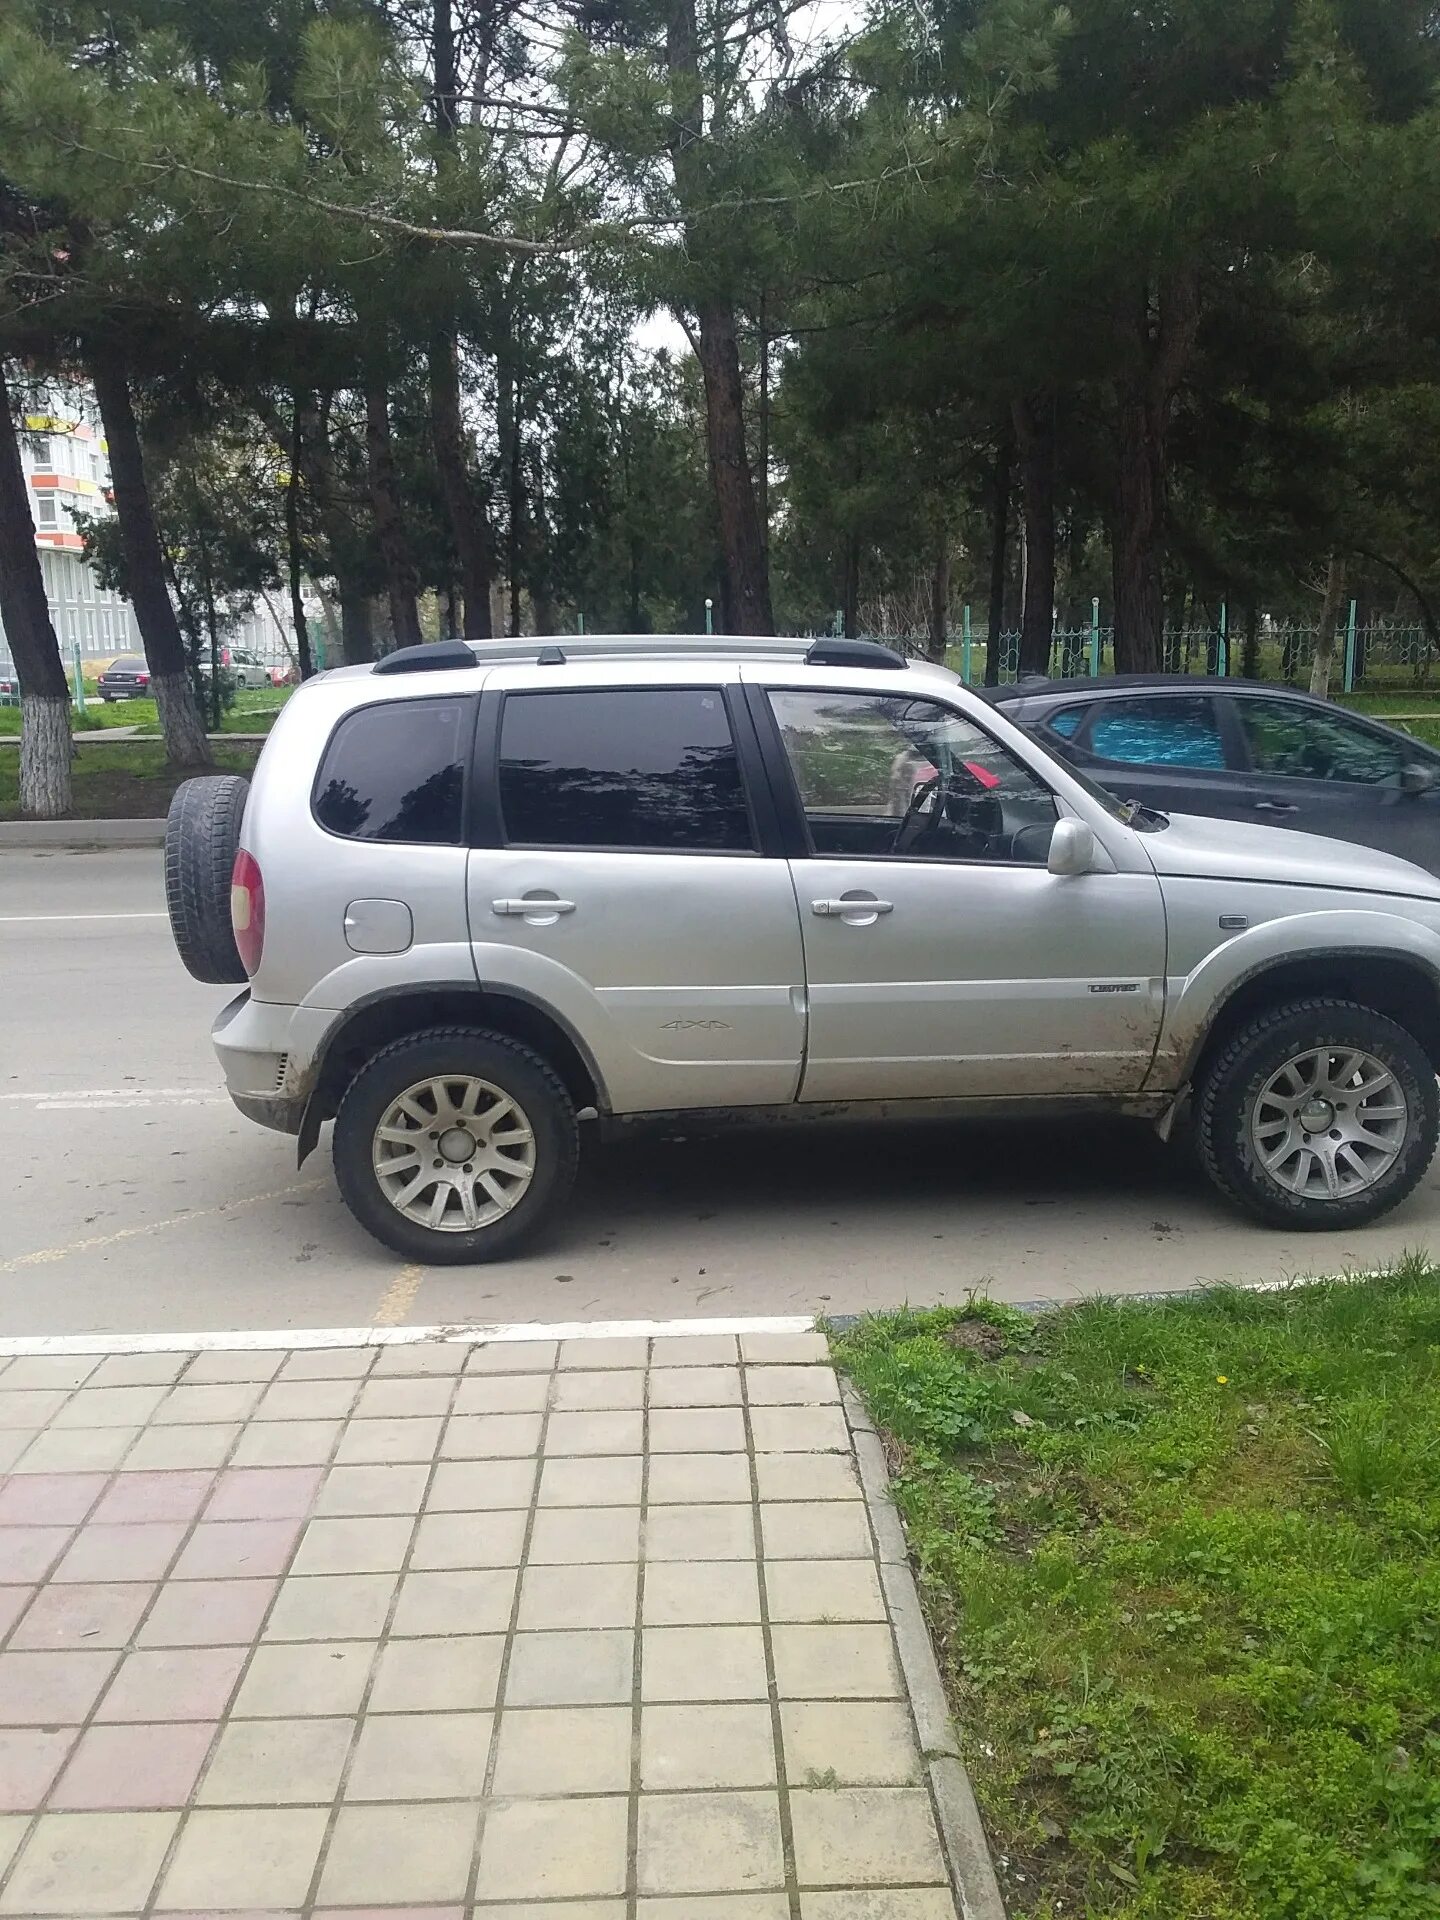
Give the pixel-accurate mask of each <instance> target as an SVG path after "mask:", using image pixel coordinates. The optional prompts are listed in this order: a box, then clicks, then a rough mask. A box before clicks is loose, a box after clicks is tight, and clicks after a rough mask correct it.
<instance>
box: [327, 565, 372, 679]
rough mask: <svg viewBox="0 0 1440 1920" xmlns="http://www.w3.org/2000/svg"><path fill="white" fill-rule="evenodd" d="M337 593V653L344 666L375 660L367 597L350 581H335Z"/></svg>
mask: <svg viewBox="0 0 1440 1920" xmlns="http://www.w3.org/2000/svg"><path fill="white" fill-rule="evenodd" d="M336 585H337V586H338V588H339V592H340V652H341V654H342V655H343V657H344V660H345V664H346V666H347V667H363V666H365V665H366V664H367V662H369V661H371V660H373V659H374V658H375V627H374V623H373V622H372V620H371V618H370V598H369V595H368V594H367V593H366V592H365V590H364V589H363V588H362V587H357V586H355V585H354V584H353V583H352V582H349V581H345V580H340V581H337V582H336Z"/></svg>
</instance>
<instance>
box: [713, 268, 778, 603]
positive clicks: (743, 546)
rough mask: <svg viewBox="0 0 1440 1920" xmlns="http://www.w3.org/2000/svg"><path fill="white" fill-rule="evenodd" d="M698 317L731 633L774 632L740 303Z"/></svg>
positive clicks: (716, 305)
mask: <svg viewBox="0 0 1440 1920" xmlns="http://www.w3.org/2000/svg"><path fill="white" fill-rule="evenodd" d="M696 321H697V326H698V333H697V339H698V341H699V349H700V372H701V375H702V377H703V379H704V383H705V440H706V446H707V449H708V452H709V457H710V484H711V486H712V487H713V488H714V492H715V512H716V516H717V519H718V521H719V526H720V555H721V564H722V566H723V568H724V574H725V586H724V592H723V598H724V602H725V605H726V608H727V610H728V617H727V626H728V628H729V631H731V632H732V633H762V634H763V633H771V632H773V631H774V625H775V620H774V615H773V614H772V612H771V610H770V570H769V565H768V563H767V561H766V557H765V538H764V533H763V530H762V527H761V523H760V510H759V507H758V506H757V504H756V500H755V485H754V481H753V479H752V476H751V472H750V460H749V455H748V454H747V452H746V449H745V399H744V388H743V387H742V385H741V380H740V344H739V337H738V335H737V332H736V327H735V309H734V307H733V306H732V305H731V303H730V302H729V301H728V300H707V301H705V302H703V303H702V304H701V305H700V307H699V308H698V309H697V312H696Z"/></svg>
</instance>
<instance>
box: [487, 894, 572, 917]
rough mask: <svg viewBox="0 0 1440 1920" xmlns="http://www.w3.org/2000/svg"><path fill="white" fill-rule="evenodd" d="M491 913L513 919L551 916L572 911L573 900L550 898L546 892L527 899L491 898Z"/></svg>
mask: <svg viewBox="0 0 1440 1920" xmlns="http://www.w3.org/2000/svg"><path fill="white" fill-rule="evenodd" d="M490 911H491V912H492V913H499V914H507V915H509V916H511V917H512V918H514V919H533V918H534V917H535V916H537V915H540V914H544V915H546V916H551V915H554V914H560V913H574V911H575V902H574V901H573V900H552V899H551V898H550V897H549V895H548V894H538V895H534V896H532V897H531V898H530V899H529V900H492V901H491V902H490Z"/></svg>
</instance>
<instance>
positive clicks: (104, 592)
mask: <svg viewBox="0 0 1440 1920" xmlns="http://www.w3.org/2000/svg"><path fill="white" fill-rule="evenodd" d="M38 405H39V406H40V407H41V408H43V411H35V412H30V413H27V414H26V416H25V419H24V422H23V430H22V433H21V436H20V458H21V464H22V465H23V467H24V469H25V484H26V487H27V489H28V491H29V495H30V512H31V516H32V518H33V519H34V522H35V545H36V547H37V549H38V550H39V554H40V569H41V572H42V573H43V575H44V578H45V597H46V600H47V601H48V602H49V606H50V618H51V621H52V622H53V624H54V627H55V633H56V637H57V638H58V639H59V642H60V652H61V656H62V658H63V659H64V661H65V665H66V669H67V671H70V672H72V673H73V671H74V661H75V656H76V653H77V652H78V653H79V655H80V658H81V660H82V662H84V661H92V660H93V661H108V660H110V659H113V657H114V656H115V655H116V654H118V653H138V652H140V651H142V646H141V639H140V629H139V626H138V625H137V623H136V620H135V611H134V609H133V608H132V607H131V605H130V603H129V601H128V600H126V599H125V598H124V597H123V595H121V594H118V593H115V592H112V591H111V590H110V589H109V588H107V587H102V586H101V585H100V582H99V580H98V579H97V577H96V573H95V569H94V568H93V567H92V566H91V565H90V564H89V562H88V561H87V560H86V558H85V541H84V538H83V536H82V535H81V533H80V530H79V524H78V521H77V515H79V516H82V517H83V516H85V515H88V514H95V513H108V512H109V511H110V510H111V508H110V499H109V489H110V463H109V460H108V458H107V456H106V451H105V441H104V439H103V437H102V435H101V433H100V429H99V422H98V420H97V418H96V417H95V416H94V415H93V414H92V413H91V412H90V410H89V409H88V407H87V405H86V402H85V399H84V396H83V395H77V394H75V393H71V392H66V393H65V394H63V395H62V394H60V393H53V394H49V395H47V396H46V397H45V398H44V399H43V400H42V401H40V402H39V403H38ZM225 641H226V644H227V645H229V646H232V647H234V646H238V647H244V648H247V649H249V650H250V651H251V652H253V653H256V654H258V655H259V657H260V658H261V659H262V660H264V661H266V662H267V663H273V664H274V665H276V666H285V665H287V664H288V662H289V661H290V659H291V658H292V643H291V636H290V634H289V632H288V631H287V630H286V629H285V628H283V627H282V626H281V624H280V621H279V620H278V619H277V617H276V613H275V612H274V611H273V610H272V608H271V606H270V605H269V604H267V603H266V601H265V600H263V599H262V600H260V601H258V602H257V603H256V604H255V605H254V606H253V607H251V608H247V609H243V610H242V609H238V608H237V609H234V610H230V611H228V612H227V615H226V621H225ZM11 665H12V661H11V658H10V650H9V648H8V647H7V646H6V644H5V631H4V627H3V625H0V670H8V669H9V668H10V667H11Z"/></svg>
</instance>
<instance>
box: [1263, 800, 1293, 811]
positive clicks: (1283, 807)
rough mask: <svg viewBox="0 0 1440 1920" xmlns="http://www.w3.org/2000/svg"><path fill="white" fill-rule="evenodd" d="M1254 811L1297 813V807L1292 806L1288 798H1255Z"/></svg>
mask: <svg viewBox="0 0 1440 1920" xmlns="http://www.w3.org/2000/svg"><path fill="white" fill-rule="evenodd" d="M1255 811H1256V813H1298V812H1299V811H1300V809H1299V807H1295V806H1292V805H1291V804H1290V802H1289V801H1288V800H1257V801H1256V802H1255Z"/></svg>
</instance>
